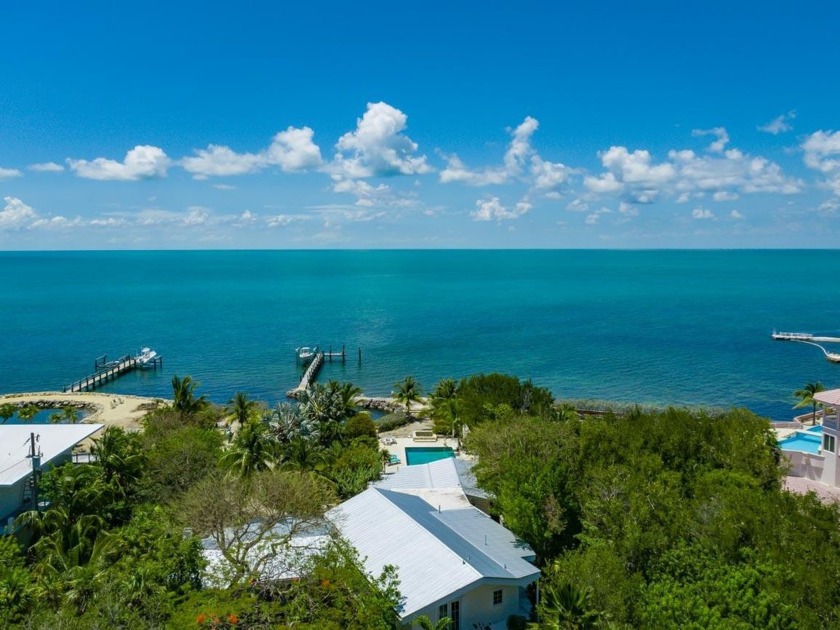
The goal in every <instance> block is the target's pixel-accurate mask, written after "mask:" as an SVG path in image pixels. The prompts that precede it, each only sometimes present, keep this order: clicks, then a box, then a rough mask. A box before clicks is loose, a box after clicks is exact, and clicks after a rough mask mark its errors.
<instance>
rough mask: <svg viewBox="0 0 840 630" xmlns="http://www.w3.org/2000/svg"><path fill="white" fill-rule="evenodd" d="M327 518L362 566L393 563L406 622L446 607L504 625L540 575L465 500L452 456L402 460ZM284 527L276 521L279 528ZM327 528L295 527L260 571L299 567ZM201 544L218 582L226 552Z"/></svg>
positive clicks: (435, 615)
mask: <svg viewBox="0 0 840 630" xmlns="http://www.w3.org/2000/svg"><path fill="white" fill-rule="evenodd" d="M327 518H328V520H329V521H330V522H331V523H332V526H334V527H335V529H336V530H337V531H338V533H340V534H341V536H342V537H343V538H344V539H346V540H347V541H348V542H349V543H350V544H351V545H352V546H353V547H355V549H356V550H357V551H358V553H359V557H360V558H361V559H362V560H363V562H364V568H365V571H366V572H367V573H368V574H370V575H379V574H380V573H381V572H382V570H383V568H384V567H385V566H386V565H391V566H394V567H396V570H397V578H398V579H399V586H398V588H399V591H400V594H401V595H402V597H403V605H402V608H401V609H400V610H399V611H398V612H399V614H400V618H401V620H402V622H403V623H404V624H405V626H406V627H410V626H412V625H413V622H414V620H415V619H416V618H417V617H418V616H420V615H426V616H427V617H429V619H431V620H432V621H433V622H435V623H437V621H438V620H440V619H441V618H443V617H450V618H451V619H452V620H453V625H452V629H453V630H462V629H464V630H466V629H470V630H472V629H473V628H474V627H480V628H485V627H486V626H490V627H492V628H493V629H494V630H497V629H499V630H501V629H504V628H506V627H507V619H508V617H509V616H510V615H522V616H527V615H528V613H529V611H530V602H529V601H528V598H527V597H526V592H525V590H526V588H527V587H528V585H530V584H532V583H533V582H535V581H536V580H538V579H539V576H540V571H539V569H537V568H536V567H535V566H534V565H533V564H531V561H533V560H534V552H533V551H532V550H531V549H530V548H529V547H528V546H527V545H526V544H525V543H523V542H522V541H521V540H519V539H517V538H516V536H514V535H513V534H512V533H511V532H510V531H508V530H507V529H505V528H504V527H502V526H501V525H499V524H498V523H497V522H495V521H494V520H493V519H491V518H490V517H489V516H488V515H487V514H485V513H484V512H482V511H481V510H479V509H478V508H476V507H473V506H472V505H471V504H470V501H469V500H468V498H467V496H466V495H465V494H464V490H463V488H462V477H460V476H459V474H458V470H457V469H456V464H455V460H454V459H452V458H450V459H445V460H440V461H436V462H432V463H430V464H421V465H415V466H405V467H403V468H401V469H400V470H399V471H397V472H396V473H394V474H392V475H387V476H386V477H385V479H383V480H381V481H379V482H377V483H375V484H374V485H372V486H371V487H370V488H368V489H367V490H365V491H364V492H362V493H360V494H358V495H356V496H355V497H353V498H351V499H348V500H347V501H345V502H344V503H341V504H339V505H337V506H336V507H334V508H333V509H332V510H330V511H329V512H328V513H327ZM287 533H288V532H287V530H285V529H283V527H282V526H280V530H279V531H278V538H283V537H285V536H286V535H287ZM327 538H328V535H327V533H326V532H324V533H319V532H310V533H309V534H306V535H305V536H297V537H296V538H294V539H293V540H292V541H291V543H290V544H289V545H288V546H287V547H285V550H284V551H283V552H281V554H282V556H283V557H278V558H275V559H274V560H272V561H269V562H267V563H266V566H265V568H264V569H263V572H264V573H265V574H266V575H267V576H268V577H271V578H275V579H285V578H288V577H290V576H293V575H296V573H295V571H297V570H298V569H299V567H300V565H301V562H300V560H301V559H305V558H306V557H307V556H308V555H309V554H310V553H312V552H313V551H314V550H317V549H318V548H321V547H323V545H324V544H325V543H326V540H327ZM271 544H272V542H268V543H266V545H265V547H266V548H268V547H269V546H270V545H271ZM204 547H205V549H204V552H203V553H204V556H205V557H206V558H207V560H208V562H209V565H208V575H207V576H206V577H205V579H206V583H207V584H210V585H212V584H218V583H221V582H220V580H221V581H223V579H224V575H223V574H224V570H225V567H224V564H225V561H224V559H223V558H222V557H221V554H220V553H219V551H218V549H217V548H216V546H215V544H214V543H213V541H212V540H210V539H206V540H205V541H204ZM260 553H262V552H261V551H258V552H257V553H256V555H259V554H260Z"/></svg>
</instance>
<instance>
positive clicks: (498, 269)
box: [0, 250, 840, 420]
mask: <svg viewBox="0 0 840 630" xmlns="http://www.w3.org/2000/svg"><path fill="white" fill-rule="evenodd" d="M838 278H840V252H835V251H789V250H788V251H671V250H668V251H545V250H539V251H511V250H506V251H291V252H280V251H233V252H231V251H200V252H49V253H13V252H5V253H0V291H2V297H1V298H0V391H2V392H17V391H36V390H38V391H39V390H55V389H59V390H60V389H61V388H62V387H63V386H64V385H67V384H69V383H70V382H72V381H74V380H76V379H79V378H81V377H82V376H85V375H86V374H88V373H90V372H91V371H92V368H93V361H94V358H95V357H97V356H100V355H102V354H107V355H108V356H109V357H114V358H116V357H117V356H119V355H122V354H126V353H130V352H132V353H133V352H137V351H138V350H139V348H140V347H141V346H144V345H147V346H151V347H152V348H154V349H155V350H157V351H158V353H160V354H161V355H163V357H164V367H163V369H162V370H160V371H158V372H135V373H132V374H129V375H126V376H124V377H122V378H120V379H119V380H117V381H115V382H113V383H111V384H109V385H107V386H106V387H104V388H102V391H113V392H120V393H127V394H140V395H150V396H168V395H169V393H170V379H171V377H172V375H173V374H178V375H180V376H184V375H191V376H192V377H193V378H194V379H196V380H197V381H199V383H200V388H199V393H204V394H206V395H207V397H208V398H209V399H211V400H213V401H216V402H226V401H227V400H228V399H230V398H231V396H232V395H233V394H234V392H236V391H244V392H246V393H248V394H250V395H251V396H252V397H255V398H258V399H262V400H265V401H267V402H269V403H272V404H273V403H274V402H276V401H278V400H281V399H282V398H283V393H284V392H285V391H286V390H287V389H289V388H290V387H292V386H294V385H296V383H297V380H298V377H299V369H298V368H297V366H296V365H295V352H294V351H295V348H296V347H298V346H304V345H306V346H312V345H316V344H317V345H319V346H321V347H324V348H326V347H329V346H330V345H332V348H333V349H338V348H340V346H341V345H342V344H344V345H345V346H346V348H347V350H348V361H347V363H346V364H345V365H341V364H337V363H334V364H332V365H329V364H327V365H326V366H325V369H324V371H323V372H322V376H321V378H322V379H323V380H326V379H331V378H334V379H338V380H347V381H352V382H354V383H356V384H357V385H359V386H361V387H362V388H363V389H364V390H365V392H366V393H367V394H369V395H385V394H388V393H389V392H390V391H391V389H392V386H393V384H394V382H395V381H397V380H400V379H402V378H403V377H404V376H406V375H413V376H415V377H416V378H417V379H418V380H419V381H420V383H421V384H422V385H423V386H424V387H425V388H426V389H429V388H431V387H432V386H433V385H434V384H435V383H436V382H437V381H438V380H439V379H441V378H444V377H455V378H458V377H462V376H466V375H469V374H473V373H477V372H491V371H499V372H505V373H509V374H514V375H516V376H519V377H521V378H531V379H533V381H534V382H535V383H537V384H539V385H543V386H546V387H548V388H550V389H551V390H552V392H553V393H554V394H555V396H557V397H563V398H591V399H606V400H613V401H618V402H628V401H633V402H639V403H652V404H677V405H713V406H723V407H730V406H745V407H748V408H750V409H752V410H754V411H755V412H757V413H760V414H762V415H766V416H768V417H771V418H773V419H777V420H781V419H787V418H789V417H790V416H791V415H792V411H791V407H792V405H793V404H794V402H795V399H794V398H793V396H792V392H793V391H794V390H795V389H798V388H800V387H801V386H803V385H804V384H806V383H808V382H814V381H817V380H819V381H821V382H822V383H823V384H824V385H825V386H826V387H828V388H831V387H840V365H836V364H830V363H829V362H827V361H826V360H825V358H824V357H823V355H822V353H821V352H820V350H819V349H818V348H815V347H812V346H807V345H802V344H796V343H789V342H788V343H786V342H773V341H771V339H770V333H771V332H772V330H773V329H774V328H776V329H779V330H785V331H807V332H820V333H825V334H835V335H837V336H840V280H838ZM358 348H361V349H362V363H361V365H359V363H358ZM833 349H834V350H835V351H840V348H837V347H835V348H833Z"/></svg>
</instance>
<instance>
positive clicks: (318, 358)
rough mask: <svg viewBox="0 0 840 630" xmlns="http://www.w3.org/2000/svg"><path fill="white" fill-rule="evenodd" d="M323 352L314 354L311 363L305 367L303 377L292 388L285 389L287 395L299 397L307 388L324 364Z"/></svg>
mask: <svg viewBox="0 0 840 630" xmlns="http://www.w3.org/2000/svg"><path fill="white" fill-rule="evenodd" d="M324 354H325V353H323V352H319V353H318V354H316V355H315V358H314V359H312V363H310V364H309V367H308V368H306V372H304V373H303V378H301V379H300V384H299V385H298V386H297V387H295V388H294V389H290V390H289V391H287V392H286V396H287V397H289V398H300V395H301V394H302V393H303V392H305V391H306V390H307V389H309V386H310V385H311V384H312V383H313V382H314V381H315V378H316V377H317V376H318V372H319V371H320V370H321V367H322V366H323V365H324Z"/></svg>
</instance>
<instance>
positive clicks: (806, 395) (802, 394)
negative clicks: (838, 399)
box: [793, 381, 825, 424]
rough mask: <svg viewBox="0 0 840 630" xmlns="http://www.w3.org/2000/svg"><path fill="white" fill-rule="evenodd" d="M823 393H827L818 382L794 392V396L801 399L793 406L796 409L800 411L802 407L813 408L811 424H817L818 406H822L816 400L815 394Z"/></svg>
mask: <svg viewBox="0 0 840 630" xmlns="http://www.w3.org/2000/svg"><path fill="white" fill-rule="evenodd" d="M823 391H825V388H824V387H823V384H822V383H820V382H819V381H817V382H816V383H808V384H807V385H805V387H803V388H802V389H797V390H796V391H795V392H793V395H794V396H796V397H797V398H799V402H798V403H796V404H795V405H794V406H793V408H794V409H800V408H802V407H807V406H808V405H811V406H812V407H813V413H812V415H811V424H817V405H819V404H820V403H819V402H818V401H816V400H814V394H817V393H819V392H823Z"/></svg>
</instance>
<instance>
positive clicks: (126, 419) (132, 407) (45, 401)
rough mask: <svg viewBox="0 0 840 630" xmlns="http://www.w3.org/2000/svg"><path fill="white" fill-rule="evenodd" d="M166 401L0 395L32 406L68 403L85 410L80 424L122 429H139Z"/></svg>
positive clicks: (88, 395) (1, 398)
mask: <svg viewBox="0 0 840 630" xmlns="http://www.w3.org/2000/svg"><path fill="white" fill-rule="evenodd" d="M168 402H169V401H167V400H165V399H163V398H152V397H148V396H135V395H133V394H111V393H109V394H105V393H100V392H55V391H52V392H50V391H47V392H23V393H18V394H3V395H0V405H2V404H5V403H10V404H13V405H18V406H23V405H36V406H37V407H39V408H41V409H61V408H62V407H64V406H67V405H72V406H73V407H75V408H77V409H84V410H85V411H87V412H88V415H87V416H85V418H84V420H83V421H82V423H83V424H104V425H105V426H117V427H121V428H123V429H125V430H126V431H139V430H140V429H142V428H143V426H142V424H141V423H140V421H141V420H142V419H143V417H144V416H145V415H146V414H147V413H148V412H149V411H151V409H153V408H154V407H156V406H159V405H161V404H166V403H168Z"/></svg>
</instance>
